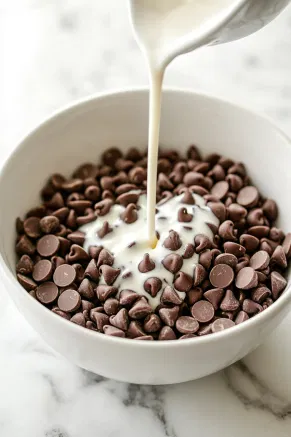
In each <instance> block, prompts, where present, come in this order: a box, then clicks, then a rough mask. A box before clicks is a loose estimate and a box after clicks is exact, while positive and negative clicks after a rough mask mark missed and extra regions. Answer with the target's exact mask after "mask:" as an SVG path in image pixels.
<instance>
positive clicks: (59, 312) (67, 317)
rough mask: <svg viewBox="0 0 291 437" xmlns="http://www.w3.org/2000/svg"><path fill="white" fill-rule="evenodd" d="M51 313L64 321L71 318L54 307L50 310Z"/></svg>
mask: <svg viewBox="0 0 291 437" xmlns="http://www.w3.org/2000/svg"><path fill="white" fill-rule="evenodd" d="M52 312H53V313H55V314H57V315H58V316H60V317H62V318H63V319H66V320H70V318H71V316H70V314H68V313H66V312H64V311H61V310H60V309H59V308H58V307H54V308H53V309H52Z"/></svg>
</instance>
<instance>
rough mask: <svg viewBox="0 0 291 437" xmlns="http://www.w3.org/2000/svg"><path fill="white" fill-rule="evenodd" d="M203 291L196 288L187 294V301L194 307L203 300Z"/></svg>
mask: <svg viewBox="0 0 291 437" xmlns="http://www.w3.org/2000/svg"><path fill="white" fill-rule="evenodd" d="M202 296H203V291H202V288H200V287H195V288H193V289H192V290H190V291H189V292H188V293H187V296H186V299H187V302H188V304H189V305H194V303H196V302H198V301H199V300H201V299H202Z"/></svg>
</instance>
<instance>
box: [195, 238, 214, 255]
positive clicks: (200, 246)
mask: <svg viewBox="0 0 291 437" xmlns="http://www.w3.org/2000/svg"><path fill="white" fill-rule="evenodd" d="M194 243H195V252H196V253H198V254H199V253H200V252H202V251H203V250H205V249H211V247H212V243H211V241H210V240H209V238H208V237H207V236H206V235H203V234H198V235H196V236H195V238H194Z"/></svg>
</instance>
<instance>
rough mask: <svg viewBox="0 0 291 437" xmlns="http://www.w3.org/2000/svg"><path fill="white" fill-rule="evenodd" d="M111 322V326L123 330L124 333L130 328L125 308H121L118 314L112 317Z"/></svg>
mask: <svg viewBox="0 0 291 437" xmlns="http://www.w3.org/2000/svg"><path fill="white" fill-rule="evenodd" d="M109 321H110V323H111V325H113V326H115V327H116V328H119V329H122V331H126V330H127V328H128V323H129V321H128V314H127V310H126V309H125V308H121V309H120V310H119V311H118V313H117V314H115V315H112V316H110V318H109Z"/></svg>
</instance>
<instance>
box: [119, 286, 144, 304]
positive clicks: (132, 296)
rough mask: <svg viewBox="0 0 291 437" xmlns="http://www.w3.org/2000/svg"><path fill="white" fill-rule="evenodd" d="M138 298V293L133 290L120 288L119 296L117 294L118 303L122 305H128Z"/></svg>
mask: <svg viewBox="0 0 291 437" xmlns="http://www.w3.org/2000/svg"><path fill="white" fill-rule="evenodd" d="M138 298H139V294H137V293H136V292H135V291H133V290H126V289H125V290H121V292H120V296H119V301H120V305H124V306H127V305H128V306H130V305H132V304H133V302H135V301H136V300H137V299H138Z"/></svg>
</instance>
